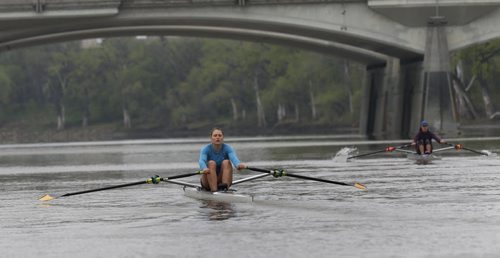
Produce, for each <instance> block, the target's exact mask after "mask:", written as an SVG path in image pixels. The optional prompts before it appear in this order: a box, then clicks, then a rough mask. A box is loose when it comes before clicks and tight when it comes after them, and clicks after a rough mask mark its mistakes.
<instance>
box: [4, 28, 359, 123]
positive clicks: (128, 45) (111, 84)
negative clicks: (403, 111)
mask: <svg viewBox="0 0 500 258" xmlns="http://www.w3.org/2000/svg"><path fill="white" fill-rule="evenodd" d="M349 71H350V77H351V78H355V79H353V80H351V81H349V82H346V81H345V75H344V62H343V61H342V60H338V59H334V58H332V57H328V56H325V55H320V54H316V53H310V52H306V51H302V50H300V49H293V48H287V47H282V46H275V45H268V44H260V43H250V42H240V41H229V40H213V39H194V38H176V37H173V38H165V37H153V38H148V39H147V40H137V39H134V38H108V39H105V40H104V41H103V43H102V44H100V46H98V47H93V48H87V49H84V48H81V47H80V45H79V42H66V43H62V44H55V45H49V46H42V47H35V48H27V49H22V50H18V51H12V52H9V53H7V54H4V55H2V56H0V106H5V107H10V108H11V109H15V107H22V106H28V105H29V106H33V105H35V106H39V107H40V108H39V110H41V111H40V112H47V113H46V116H53V115H55V114H56V111H57V110H56V109H54V111H47V110H50V108H49V107H58V106H59V105H60V104H63V105H64V106H65V108H66V115H67V121H68V122H69V123H70V124H74V125H77V124H79V121H81V120H82V119H83V118H84V117H86V116H87V118H88V119H90V122H91V123H104V122H113V123H115V122H120V121H121V120H122V119H123V118H122V115H123V111H124V110H127V112H128V113H129V114H130V116H131V119H132V121H136V122H132V124H133V125H135V124H151V125H154V124H161V125H162V126H163V127H166V128H170V129H177V130H184V129H190V128H199V127H204V126H211V125H214V124H218V125H225V126H245V127H250V128H251V127H255V126H256V124H257V97H259V99H260V100H261V104H262V107H263V108H264V112H265V117H266V120H268V121H267V122H268V126H269V127H270V128H272V127H273V126H275V125H276V124H278V123H279V119H278V117H277V110H278V108H284V110H285V113H286V115H285V117H284V119H285V120H287V121H291V122H292V123H295V124H297V125H298V126H301V125H307V124H316V125H322V124H323V125H335V124H341V125H349V124H353V123H356V122H357V120H356V121H355V119H358V118H357V115H355V114H354V115H353V114H350V113H349V104H350V103H349V99H350V98H349V96H350V95H349V94H352V99H353V102H354V106H355V110H357V111H358V113H359V101H360V98H361V96H362V92H361V83H362V82H361V79H360V78H362V72H363V68H362V67H357V66H356V65H349ZM313 100H314V102H313ZM313 106H314V108H315V109H316V113H317V115H316V117H315V118H313V117H312V115H311V114H312V110H313ZM4 110H5V108H2V109H1V110H0V112H4ZM16 110H17V111H16V112H18V113H19V115H25V116H28V115H29V114H28V113H31V112H33V111H32V110H31V109H30V110H28V109H24V110H23V109H22V108H20V109H16ZM297 112H298V114H296V113H297ZM355 113H356V112H355ZM299 114H300V116H299V117H300V119H299V120H298V121H296V120H295V117H298V116H297V115H299Z"/></svg>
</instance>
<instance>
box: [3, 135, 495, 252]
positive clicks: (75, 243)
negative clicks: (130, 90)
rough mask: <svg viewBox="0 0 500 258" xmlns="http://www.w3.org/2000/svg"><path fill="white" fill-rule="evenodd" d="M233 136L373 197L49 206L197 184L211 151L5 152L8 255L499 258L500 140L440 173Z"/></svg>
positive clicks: (140, 144) (260, 195)
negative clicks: (153, 181) (149, 181)
mask: <svg viewBox="0 0 500 258" xmlns="http://www.w3.org/2000/svg"><path fill="white" fill-rule="evenodd" d="M226 138H227V139H226V142H227V143H230V144H231V145H232V146H233V147H235V149H236V150H237V152H238V155H239V157H240V159H241V160H242V161H244V162H246V163H247V164H249V165H252V166H254V167H263V168H284V169H286V170H287V171H288V172H290V173H291V172H294V173H297V174H302V175H307V176H311V177H321V178H326V179H330V180H335V181H341V182H347V183H354V182H359V183H362V184H364V185H366V187H367V188H368V190H366V191H363V190H359V189H357V188H354V187H349V186H340V185H333V184H325V183H320V182H315V181H304V180H302V179H297V178H287V177H282V178H273V177H266V178H263V179H258V180H255V181H250V182H246V183H243V184H241V185H238V186H237V190H238V192H239V193H243V194H253V195H254V197H255V201H254V202H253V203H220V202H206V201H200V200H196V199H191V198H189V197H186V196H184V195H183V191H182V187H181V186H178V185H172V184H167V183H161V184H158V185H146V184H144V185H138V186H132V187H128V188H121V189H115V190H108V191H101V192H94V193H88V194H83V195H75V196H69V197H63V198H58V199H55V200H52V201H49V202H41V201H38V200H37V199H38V198H39V197H41V196H42V195H44V194H47V193H49V194H51V195H60V194H64V193H68V192H75V191H81V190H86V189H93V188H100V187H105V186H110V185H118V184H125V183H130V182H135V181H141V180H144V179H146V178H148V177H150V176H153V175H160V176H162V177H168V176H172V175H176V174H183V173H189V172H194V171H196V170H197V169H198V168H197V162H196V160H197V157H198V150H199V149H200V148H201V147H202V146H203V145H205V144H207V143H208V139H166V140H142V141H141V140H135V141H117V142H92V143H64V144H24V145H0V193H1V195H0V211H1V212H0V232H1V234H0V253H1V257H70V256H71V257H204V258H206V257H498V256H499V253H500V176H499V167H500V158H499V157H497V156H496V152H499V151H500V150H499V148H500V139H498V138H488V139H484V138H483V139H481V138H477V139H455V141H456V142H461V143H463V144H464V145H465V146H467V147H469V148H472V149H476V150H487V151H488V152H491V155H489V156H481V155H477V154H474V153H472V152H470V151H466V150H461V151H455V150H450V151H446V152H443V153H442V157H443V158H442V160H439V161H435V162H433V163H432V164H428V165H418V164H415V163H414V162H413V161H410V160H408V159H406V158H405V156H404V155H402V154H398V153H394V152H393V153H381V154H377V155H373V156H367V157H363V158H359V159H352V160H350V161H349V162H347V161H346V156H345V155H343V154H345V153H347V152H350V151H353V150H354V148H356V149H358V152H359V153H367V152H372V151H376V150H379V149H383V148H384V147H386V146H388V145H393V146H397V145H401V144H402V143H404V141H393V142H384V143H382V142H373V141H365V140H363V139H361V138H356V137H354V136H321V137H312V136H311V137H305V136H300V137H270V138H264V137H261V138H259V137H254V138H228V137H226ZM346 147H348V148H346ZM436 147H437V146H436ZM336 154H339V156H337V157H336V158H334V156H335V155H336ZM341 154H342V155H341ZM251 175H255V172H251V171H240V172H237V173H236V174H235V178H236V179H239V178H243V177H246V176H251ZM198 180H199V179H198V176H194V177H192V178H188V179H186V181H189V182H194V183H195V182H197V181H198Z"/></svg>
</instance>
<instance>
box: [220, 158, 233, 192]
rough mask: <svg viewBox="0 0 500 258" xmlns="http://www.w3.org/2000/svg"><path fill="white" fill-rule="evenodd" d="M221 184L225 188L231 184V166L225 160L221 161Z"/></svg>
mask: <svg viewBox="0 0 500 258" xmlns="http://www.w3.org/2000/svg"><path fill="white" fill-rule="evenodd" d="M221 183H222V184H226V185H227V188H229V187H230V186H231V184H232V183H233V166H232V165H231V162H230V161H229V160H227V159H225V160H224V161H222V166H221Z"/></svg>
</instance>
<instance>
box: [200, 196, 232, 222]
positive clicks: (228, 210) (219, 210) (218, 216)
mask: <svg viewBox="0 0 500 258" xmlns="http://www.w3.org/2000/svg"><path fill="white" fill-rule="evenodd" d="M200 208H202V210H200V212H203V213H207V214H203V216H207V218H208V220H227V219H230V218H232V217H234V216H235V212H234V209H233V204H231V203H227V202H218V201H213V200H204V201H202V205H201V206H200Z"/></svg>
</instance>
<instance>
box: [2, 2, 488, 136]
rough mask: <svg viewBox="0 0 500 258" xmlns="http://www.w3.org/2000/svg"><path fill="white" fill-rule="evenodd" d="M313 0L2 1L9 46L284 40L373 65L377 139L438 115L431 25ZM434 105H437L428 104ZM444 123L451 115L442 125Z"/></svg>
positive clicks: (369, 91)
mask: <svg viewBox="0 0 500 258" xmlns="http://www.w3.org/2000/svg"><path fill="white" fill-rule="evenodd" d="M418 1H420V0H418ZM393 2H394V1H393ZM58 3H59V5H58ZM307 3H308V4H302V5H297V4H293V3H292V2H286V1H285V2H283V1H280V2H279V3H278V2H277V1H274V2H273V1H264V0H262V1H252V2H249V1H246V0H239V1H237V2H235V1H233V0H230V1H229V0H216V1H213V0H211V1H209V0H200V1H196V2H193V1H190V0H179V1H175V2H173V1H163V2H161V3H159V2H158V1H154V0H122V1H120V0H99V1H97V0H62V1H53V2H50V1H32V0H4V2H2V3H0V51H6V50H11V49H16V48H21V47H27V46H33V45H38V44H45V43H53V42H58V41H68V40H78V39H84V38H96V37H113V36H135V35H166V36H186V37H213V38H225V39H236V40H245V41H254V42H268V43H274V44H283V45H287V46H293V47H298V48H303V49H307V50H311V51H315V52H320V53H325V54H329V55H333V56H337V57H341V58H346V59H349V60H352V61H355V62H358V63H361V64H364V65H365V66H366V68H367V73H366V74H367V79H366V90H365V92H366V97H365V101H364V103H363V104H364V107H363V108H362V109H363V112H362V114H361V121H360V122H361V123H360V124H361V132H362V133H367V134H369V135H373V136H375V137H377V138H397V137H405V138H406V137H407V136H408V135H409V134H411V132H412V131H413V130H412V129H413V127H414V125H415V123H418V121H419V120H420V119H422V118H423V117H424V116H430V117H426V118H427V119H429V120H433V118H432V119H431V117H432V116H433V114H432V113H429V112H426V110H427V106H429V105H431V106H432V105H434V104H433V103H432V102H433V101H430V102H429V101H428V99H426V94H428V92H429V89H430V92H444V91H443V90H442V89H441V88H440V87H441V86H439V85H438V84H441V82H442V80H437V81H441V82H437V83H435V84H436V85H429V84H426V82H430V81H428V80H426V79H425V78H427V77H428V78H431V77H432V78H435V76H434V75H436V74H437V73H436V74H433V75H432V76H427V77H426V76H424V74H425V73H426V71H427V70H426V69H427V68H426V67H425V65H424V63H423V60H424V53H426V52H427V50H426V46H427V45H428V44H427V42H426V40H427V28H426V27H411V26H413V25H415V24H409V25H402V24H401V23H397V22H394V20H395V19H399V18H404V17H401V16H400V15H401V13H402V12H397V10H398V8H399V9H400V7H397V6H396V7H394V6H386V5H385V6H384V4H383V3H387V2H383V1H379V0H326V1H314V0H312V1H310V2H307ZM367 3H368V5H370V4H371V5H372V7H371V8H370V7H369V6H367ZM65 4H66V5H65ZM6 7H10V8H6ZM425 8H427V9H428V7H425ZM372 9H375V11H374V10H372ZM427 9H426V10H427ZM394 10H396V12H394ZM481 10H483V11H484V10H485V9H484V8H483V9H481ZM381 13H382V14H384V15H386V16H387V17H385V16H384V15H382V14H381ZM391 15H392V17H391ZM398 15H399V16H398ZM388 17H389V18H388ZM417 25H418V24H417ZM409 26H410V27H409ZM452 39H453V38H452ZM467 40H470V39H467ZM464 42H465V41H462V42H458V41H457V43H455V41H452V43H453V44H456V45H458V44H461V45H462V46H463V45H464V44H467V43H464ZM450 49H451V48H450ZM445 77H446V76H445ZM440 78H441V77H440ZM443 78H444V77H443ZM431 81H432V80H431ZM431 84H434V83H431ZM444 98H446V96H444ZM437 105H438V104H437ZM433 108H436V106H432V107H430V109H428V110H434V109H433ZM440 116H443V115H442V114H441V115H440ZM433 121H438V120H436V119H434V120H433ZM441 121H444V120H439V123H440V122H441Z"/></svg>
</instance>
